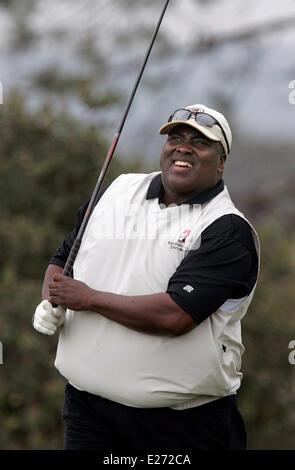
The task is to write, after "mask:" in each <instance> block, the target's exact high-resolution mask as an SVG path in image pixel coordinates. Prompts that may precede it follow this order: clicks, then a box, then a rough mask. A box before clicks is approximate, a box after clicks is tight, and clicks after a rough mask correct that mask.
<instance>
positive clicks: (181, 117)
mask: <svg viewBox="0 0 295 470" xmlns="http://www.w3.org/2000/svg"><path fill="white" fill-rule="evenodd" d="M192 115H193V116H195V121H196V123H197V124H199V125H200V126H207V127H212V126H214V125H217V126H218V127H220V129H221V132H222V134H223V136H224V140H225V142H226V146H227V152H228V153H229V144H228V140H227V137H226V134H225V132H224V130H223V128H222V126H221V124H220V123H219V122H218V121H217V119H215V118H214V117H213V116H211V115H210V114H208V113H204V112H203V111H191V110H190V109H177V110H176V111H174V113H173V114H171V116H170V117H169V119H168V122H174V121H188V120H189V119H190V117H191V116H192Z"/></svg>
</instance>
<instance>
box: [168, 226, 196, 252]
mask: <svg viewBox="0 0 295 470" xmlns="http://www.w3.org/2000/svg"><path fill="white" fill-rule="evenodd" d="M190 234H191V230H188V229H186V230H183V231H182V232H181V234H180V235H179V237H178V239H177V241H176V242H172V241H168V244H169V245H170V248H173V249H175V250H180V251H183V250H185V249H187V248H186V246H185V243H186V241H187V239H188V238H189V236H190Z"/></svg>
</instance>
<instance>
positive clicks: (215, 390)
mask: <svg viewBox="0 0 295 470" xmlns="http://www.w3.org/2000/svg"><path fill="white" fill-rule="evenodd" d="M159 132H160V134H161V135H167V139H166V141H165V143H164V146H163V150H162V153H161V158H160V167H161V171H158V172H154V173H151V174H123V175H121V176H119V177H118V178H117V179H115V180H114V181H113V182H112V183H111V184H110V185H108V186H107V187H106V188H104V190H103V191H101V194H100V198H99V201H98V203H97V204H96V206H95V208H94V210H93V213H92V215H91V218H90V220H89V223H88V225H87V228H86V231H85V233H84V237H83V240H82V244H81V248H80V250H79V253H78V255H77V258H76V260H75V263H74V267H73V278H72V277H66V276H64V275H63V274H62V271H63V267H64V265H65V262H66V260H67V257H68V254H69V252H70V249H71V246H72V244H73V242H74V240H75V237H76V235H77V233H78V230H79V226H80V224H81V222H82V219H83V216H84V213H85V211H86V210H87V205H88V204H87V203H86V204H85V205H84V206H82V207H81V208H80V210H79V212H78V220H77V225H76V227H75V228H74V230H73V232H72V233H71V234H70V235H69V236H68V237H67V238H66V239H65V240H64V241H63V243H62V244H61V246H60V247H59V248H58V250H57V251H56V253H55V254H54V255H53V257H52V258H51V260H50V264H49V266H48V268H47V271H46V275H45V279H44V284H43V293H42V296H43V301H42V302H41V304H40V305H39V306H38V307H37V309H36V312H35V315H34V327H35V328H36V329H37V330H38V331H40V332H41V333H44V334H48V335H50V334H54V333H55V331H56V330H57V328H59V327H60V329H59V342H58V347H57V354H56V359H55V366H56V368H57V369H58V370H59V372H60V373H61V374H62V375H63V376H64V377H65V378H66V380H67V383H66V388H65V402H64V407H63V420H64V423H65V444H64V448H65V449H67V450H87V449H88V450H115V449H124V450H126V449H130V450H133V451H135V450H153V449H158V450H159V449H161V451H181V450H185V449H186V450H188V449H192V450H203V449H204V450H205V449H206V450H211V449H212V450H213V449H232V450H237V449H246V446H247V444H246V442H247V438H246V431H245V426H244V422H243V418H242V416H241V414H240V412H239V409H238V404H237V397H236V395H237V391H238V389H239V387H240V384H241V379H242V372H241V357H242V354H243V351H244V347H243V344H242V338H241V320H242V318H243V317H244V315H245V313H246V311H247V309H248V307H249V304H250V302H251V299H252V297H253V293H254V290H255V287H256V283H257V276H258V271H259V240H258V236H257V234H256V232H255V230H254V228H253V227H252V226H251V224H250V222H249V221H248V220H247V219H246V218H245V216H244V215H243V214H242V213H241V212H240V211H239V210H238V209H237V208H236V207H235V205H234V204H233V202H232V200H231V198H230V195H229V193H228V190H227V188H226V186H225V184H224V180H223V171H224V166H225V163H226V161H227V159H228V158H230V157H228V155H229V153H230V149H231V143H232V134H231V130H230V126H229V124H228V122H227V119H226V118H225V116H224V115H223V114H221V113H220V112H218V111H216V110H213V109H210V108H208V107H207V106H205V105H201V104H195V105H192V106H188V107H185V108H183V109H177V110H176V111H174V112H173V113H172V115H171V116H170V118H169V120H168V122H167V123H165V124H164V125H163V126H162V127H161V129H160V131H159ZM52 303H53V304H56V305H58V306H59V307H55V308H53V306H52Z"/></svg>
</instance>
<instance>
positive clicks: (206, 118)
mask: <svg viewBox="0 0 295 470" xmlns="http://www.w3.org/2000/svg"><path fill="white" fill-rule="evenodd" d="M196 121H197V123H198V124H200V125H201V126H208V127H212V126H214V124H216V123H217V121H216V119H215V118H214V117H212V116H210V114H207V113H199V114H197V115H196Z"/></svg>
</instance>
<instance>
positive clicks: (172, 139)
mask: <svg viewBox="0 0 295 470" xmlns="http://www.w3.org/2000/svg"><path fill="white" fill-rule="evenodd" d="M168 140H169V142H171V143H175V144H176V143H177V144H179V143H180V142H182V138H181V137H178V136H177V135H169V137H168Z"/></svg>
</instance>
